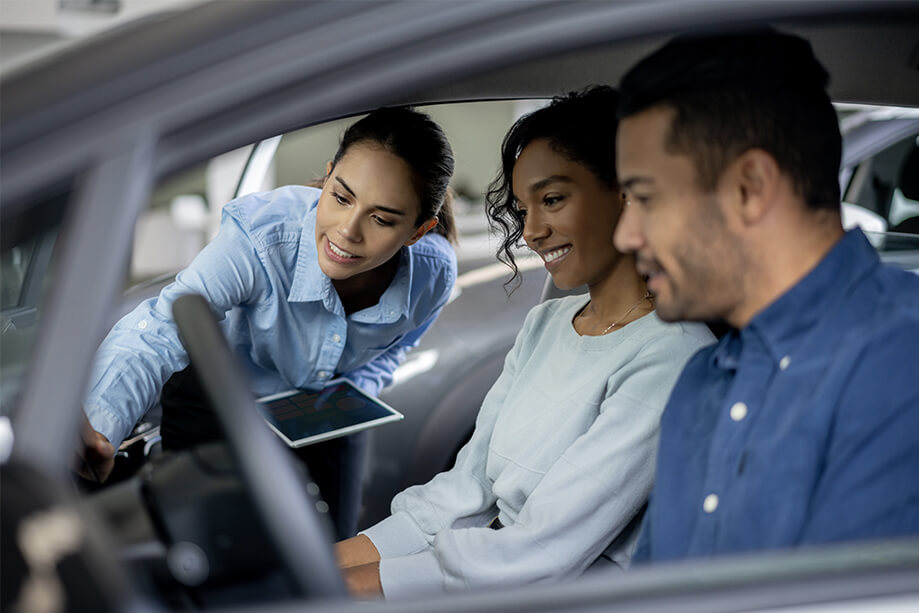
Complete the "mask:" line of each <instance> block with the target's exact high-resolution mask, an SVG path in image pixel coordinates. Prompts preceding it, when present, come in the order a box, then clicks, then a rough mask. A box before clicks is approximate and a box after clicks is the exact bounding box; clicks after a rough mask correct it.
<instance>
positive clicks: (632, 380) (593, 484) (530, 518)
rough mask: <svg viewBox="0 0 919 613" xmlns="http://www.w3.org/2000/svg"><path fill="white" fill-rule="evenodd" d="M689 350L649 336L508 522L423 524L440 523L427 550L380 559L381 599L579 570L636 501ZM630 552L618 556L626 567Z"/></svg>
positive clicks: (677, 341) (644, 490) (685, 340)
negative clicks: (596, 413)
mask: <svg viewBox="0 0 919 613" xmlns="http://www.w3.org/2000/svg"><path fill="white" fill-rule="evenodd" d="M698 346H699V343H698V341H697V340H695V339H694V338H692V337H689V336H688V335H685V334H683V335H677V336H674V335H666V336H665V337H664V338H661V339H656V340H655V341H651V342H650V343H649V344H648V345H647V346H646V347H645V348H644V349H643V350H642V351H641V352H639V354H638V355H637V356H636V357H635V358H634V359H633V360H631V361H630V362H629V363H628V364H627V365H626V366H625V367H623V368H621V369H619V370H618V371H617V372H615V373H613V375H612V376H610V377H609V380H608V383H607V396H606V399H605V400H604V401H603V403H602V405H601V407H600V414H599V416H598V417H597V419H596V420H595V422H594V423H593V424H592V425H591V427H590V428H589V429H588V430H587V431H586V432H584V433H583V434H582V435H581V436H580V437H579V438H577V439H576V440H575V441H574V442H573V443H572V444H571V446H570V447H569V448H568V449H567V450H566V451H565V452H564V453H563V454H562V455H561V456H560V457H559V458H558V460H557V461H556V462H555V463H554V464H553V465H552V466H551V467H550V469H549V470H548V472H546V474H545V475H544V476H543V478H542V479H541V481H540V482H539V484H538V485H537V486H536V488H535V489H534V490H533V491H532V493H531V494H530V495H529V497H528V498H527V500H526V502H525V503H524V505H523V507H522V508H521V511H520V513H519V514H518V516H517V518H516V520H515V522H514V523H513V525H509V526H506V527H504V528H502V529H501V530H492V529H490V528H487V527H481V526H482V525H483V524H482V523H479V524H478V525H477V526H462V525H458V524H455V523H454V524H453V525H449V524H446V523H444V524H441V525H440V526H438V525H431V526H425V528H426V529H427V530H432V529H435V528H441V529H440V530H439V531H437V532H436V533H435V534H436V538H435V539H434V540H433V543H432V547H430V548H428V549H426V550H425V549H421V550H419V551H418V553H414V554H412V553H409V554H408V555H402V556H401V557H397V558H393V559H383V560H381V562H380V577H381V582H382V585H383V590H384V593H385V594H386V596H387V598H395V597H399V596H403V595H410V594H412V595H413V594H418V593H420V592H424V591H439V590H448V591H453V590H457V589H462V588H468V587H472V586H475V587H485V586H489V585H497V584H505V583H533V582H538V581H547V580H552V579H559V578H563V577H568V576H575V575H578V574H580V573H581V572H583V571H584V570H585V569H586V568H587V567H588V566H589V565H590V564H591V563H592V562H593V561H594V560H596V559H597V557H598V556H599V555H600V554H601V553H602V552H603V551H604V549H605V548H606V547H607V546H608V545H609V544H610V543H611V542H612V541H613V539H615V538H616V537H617V536H618V535H619V534H620V532H621V531H622V530H623V529H624V528H625V527H626V526H627V525H628V524H629V522H630V521H631V520H632V519H633V518H634V517H635V515H636V514H637V513H638V512H639V511H640V509H641V507H642V505H643V504H644V503H645V500H646V499H647V497H648V493H649V492H650V490H651V486H652V483H653V477H654V467H655V458H656V454H657V439H658V429H659V421H660V415H661V413H662V411H663V408H664V405H665V404H666V402H667V399H668V396H669V393H670V389H671V387H672V386H673V383H674V381H675V379H676V377H677V375H678V374H679V372H680V369H681V367H682V366H683V364H684V363H685V361H686V360H687V359H688V358H689V356H690V355H691V354H692V353H693V352H694V351H695V350H696V349H697V348H698ZM560 410H564V407H560ZM467 496H468V494H467V493H463V494H462V495H461V498H459V499H460V500H467ZM483 502H484V501H483ZM477 508H481V506H479V507H477ZM397 521H398V520H397ZM428 534H430V532H428ZM426 536H427V535H426ZM630 542H632V543H634V539H632V540H631V541H630ZM381 553H382V552H381ZM630 553H631V551H628V552H624V553H623V554H622V556H621V557H620V559H618V560H617V561H618V562H621V563H627V561H628V555H629V554H630ZM384 557H385V556H384Z"/></svg>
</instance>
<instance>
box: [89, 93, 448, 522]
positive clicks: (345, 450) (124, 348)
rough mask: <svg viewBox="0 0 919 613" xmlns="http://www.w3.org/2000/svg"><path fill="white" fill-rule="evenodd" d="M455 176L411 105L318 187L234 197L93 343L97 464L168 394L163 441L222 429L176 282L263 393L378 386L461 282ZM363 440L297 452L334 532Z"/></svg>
mask: <svg viewBox="0 0 919 613" xmlns="http://www.w3.org/2000/svg"><path fill="white" fill-rule="evenodd" d="M452 173H453V153H452V150H451V148H450V144H449V143H448V142H447V139H446V137H445V135H444V133H443V131H442V130H441V128H440V126H438V125H437V124H436V123H434V122H433V121H432V120H431V119H430V118H429V117H428V116H427V115H424V114H423V113H420V112H418V111H415V110H413V109H408V108H388V109H380V110H377V111H374V112H373V113H371V114H370V115H368V116H367V117H365V118H363V119H361V120H360V121H358V122H356V123H354V124H353V125H352V126H351V127H350V128H348V130H347V131H346V132H345V133H344V136H343V138H342V141H341V144H340V146H339V148H338V151H337V153H336V154H335V156H334V158H333V159H332V161H331V162H329V164H328V167H327V173H326V176H325V177H324V179H323V180H322V189H316V188H312V187H303V186H287V187H282V188H279V189H275V190H273V191H270V192H265V193H258V194H252V195H248V196H244V197H242V198H239V199H237V200H234V201H232V202H230V203H229V204H227V205H226V207H224V210H223V219H222V222H221V227H220V232H219V233H218V235H217V237H216V238H215V239H214V241H213V242H211V243H210V244H209V245H207V246H206V247H205V248H204V249H203V250H202V251H201V253H200V254H198V256H197V257H196V258H195V260H194V261H193V262H192V263H191V265H190V266H189V267H188V268H187V269H185V270H184V271H182V272H180V273H179V274H178V275H177V276H176V280H175V282H174V283H173V284H171V285H169V286H167V287H166V288H165V289H163V291H162V293H161V294H160V295H159V296H158V297H156V298H153V299H150V300H148V301H146V302H144V303H142V304H141V305H139V306H138V307H137V308H136V309H135V310H134V311H133V312H132V313H130V314H129V315H127V316H126V317H124V318H123V319H122V320H121V321H119V322H118V323H117V324H116V325H115V327H114V328H113V329H112V331H111V332H110V333H109V334H108V336H107V337H106V339H105V341H104V342H103V343H102V345H101V347H100V348H99V351H98V353H97V355H96V359H95V362H94V366H93V372H92V378H91V381H90V387H89V394H88V396H87V398H86V401H85V405H84V407H85V410H86V414H87V416H88V418H89V422H90V424H91V425H92V429H94V430H95V432H93V431H91V430H90V429H89V426H87V431H86V433H85V434H84V439H85V440H86V441H88V443H87V446H86V449H84V452H85V454H86V458H87V459H88V460H89V461H91V463H92V466H93V467H94V468H95V469H96V472H97V473H98V474H99V476H100V477H101V478H103V479H104V478H105V477H107V475H108V474H109V473H110V471H111V469H112V466H113V460H112V458H113V452H114V449H115V448H116V447H117V446H118V444H119V443H120V442H121V441H122V440H123V439H124V437H125V436H126V435H127V434H128V433H129V432H130V431H131V429H132V428H133V426H134V424H135V423H136V422H137V421H138V419H140V418H141V416H143V415H144V413H146V412H147V411H148V410H149V409H150V408H151V407H152V406H153V405H154V404H155V403H156V401H157V398H158V397H159V396H160V392H161V390H162V405H163V423H162V436H163V447H164V448H166V449H181V448H185V447H188V446H190V445H193V444H195V443H200V442H203V441H207V440H212V439H216V438H221V437H222V434H221V431H220V429H219V426H218V425H217V422H216V420H215V417H214V414H213V412H212V411H211V409H210V406H209V403H208V401H207V399H206V397H205V396H204V395H203V393H202V391H201V388H200V385H199V383H198V381H197V376H196V375H195V374H194V372H192V371H191V370H190V369H189V368H188V366H189V359H188V356H187V354H186V352H185V349H184V348H183V346H182V343H181V342H180V340H179V337H178V334H177V329H176V326H175V324H174V323H173V320H172V303H173V301H174V300H175V299H176V298H177V297H178V296H180V295H182V294H188V293H197V294H201V295H203V296H204V297H205V298H206V299H207V301H208V302H209V303H210V305H211V307H212V308H213V309H214V311H215V312H216V313H217V315H218V317H219V318H220V319H221V320H222V327H223V330H224V331H225V332H226V335H227V337H228V338H229V340H230V344H231V346H232V347H233V348H234V349H235V350H236V352H237V353H238V355H239V356H240V357H241V358H242V360H243V361H244V363H245V365H246V367H247V370H248V372H249V375H250V377H251V379H252V382H253V385H254V388H255V389H254V392H255V393H256V394H257V395H259V396H262V395H267V394H272V393H276V392H281V391H285V390H288V389H291V388H301V389H319V388H322V387H323V385H324V384H325V383H326V382H327V381H328V380H329V379H332V378H334V377H336V376H347V377H348V378H350V379H351V380H353V381H354V382H355V383H357V385H358V386H360V387H361V388H363V389H364V390H365V391H367V392H369V393H370V394H372V395H377V394H378V393H379V391H380V390H381V389H382V388H383V387H385V386H386V385H388V384H389V383H390V382H391V381H392V373H393V370H395V368H396V367H397V366H398V365H399V363H400V361H401V360H402V358H403V356H404V354H405V352H406V350H407V349H409V348H410V347H413V346H414V345H416V344H417V343H418V341H419V339H420V337H421V335H422V334H424V332H425V330H427V329H428V327H429V326H430V325H431V323H432V322H433V321H434V319H435V318H436V317H437V314H438V313H439V312H440V310H441V309H442V308H443V306H444V304H446V302H447V299H448V298H449V296H450V293H451V291H452V289H453V284H454V281H455V279H456V258H455V254H454V252H453V249H452V247H451V245H450V241H452V240H453V234H454V226H453V215H452V211H451V208H450V203H449V201H448V185H449V182H450V178H451V175H452ZM365 447H366V444H365V437H364V436H363V435H361V434H357V435H352V436H350V437H345V438H342V439H336V440H333V441H329V442H326V443H320V444H317V445H313V446H310V447H307V448H304V449H303V450H298V453H299V454H300V455H301V456H302V457H303V459H304V460H306V461H307V464H308V465H309V466H310V472H311V474H312V476H313V477H314V479H315V480H316V481H317V483H318V484H319V485H320V489H321V490H322V494H323V497H324V498H325V499H326V502H327V503H328V504H329V507H330V512H331V513H332V515H333V518H335V519H336V532H337V534H338V535H339V538H344V537H346V536H351V535H353V534H354V529H355V527H356V522H357V512H358V506H359V505H358V498H359V493H360V474H359V473H360V467H361V466H362V465H363V454H364V450H365Z"/></svg>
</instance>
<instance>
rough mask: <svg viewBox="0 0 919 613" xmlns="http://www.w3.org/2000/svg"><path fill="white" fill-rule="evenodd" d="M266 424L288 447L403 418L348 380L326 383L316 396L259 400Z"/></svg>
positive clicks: (284, 395) (304, 393) (296, 393)
mask: <svg viewBox="0 0 919 613" xmlns="http://www.w3.org/2000/svg"><path fill="white" fill-rule="evenodd" d="M258 402H259V408H260V409H261V411H262V415H263V416H264V417H265V421H267V422H268V425H269V426H271V429H272V430H274V431H275V433H276V434H277V435H278V436H280V437H281V439H282V440H283V441H284V442H285V443H287V444H288V445H289V446H291V447H303V446H305V445H312V444H313V443H318V442H320V441H327V440H329V439H332V438H336V437H339V436H345V435H346V434H352V433H354V432H359V431H360V430H365V429H367V428H372V427H374V426H379V425H380V424H385V423H389V422H391V421H399V420H400V419H402V417H403V415H402V414H401V413H399V412H398V411H396V410H395V409H393V408H392V407H390V406H389V405H387V404H386V403H384V402H382V401H380V400H378V399H376V398H373V397H372V396H369V395H368V394H366V393H365V392H363V391H362V390H361V389H360V388H358V387H357V386H356V385H354V383H352V382H351V381H349V380H347V379H334V380H332V381H329V382H328V384H326V386H325V387H324V388H322V390H320V391H318V392H311V391H304V390H291V391H289V392H281V393H280V394H274V395H271V396H265V397H264V398H259V399H258Z"/></svg>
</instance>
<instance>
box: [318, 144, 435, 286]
mask: <svg viewBox="0 0 919 613" xmlns="http://www.w3.org/2000/svg"><path fill="white" fill-rule="evenodd" d="M414 181H415V177H414V173H413V172H412V169H411V168H410V167H409V166H408V164H406V163H405V161H404V160H402V158H400V157H398V156H396V155H393V154H392V153H390V152H389V151H387V150H386V149H384V148H382V147H380V146H378V145H375V144H370V143H368V144H363V143H362V144H357V145H354V146H352V147H351V148H350V149H349V150H348V151H347V153H345V155H344V156H343V157H342V158H341V159H340V160H339V161H338V163H337V164H336V165H335V166H334V167H330V168H329V173H328V175H327V176H326V179H325V183H324V184H323V187H322V194H321V195H320V197H319V205H318V208H317V211H316V249H317V252H318V256H319V267H320V268H321V269H322V272H324V273H325V274H326V275H328V276H329V277H330V278H331V279H333V280H336V281H341V280H345V279H354V278H355V277H357V276H358V275H362V274H365V273H371V271H373V270H374V269H376V268H378V267H380V266H382V265H383V264H385V263H387V262H389V261H390V260H391V259H392V257H393V256H394V255H395V254H396V253H397V252H398V251H399V249H400V248H401V247H402V246H403V245H410V244H412V243H414V242H415V241H417V240H418V239H420V238H421V237H422V236H423V235H424V232H425V229H426V224H423V225H422V226H421V227H419V226H418V225H417V223H416V222H417V221H418V215H419V212H420V210H421V205H420V202H419V198H418V194H417V192H416V190H415V188H414ZM371 274H372V273H371Z"/></svg>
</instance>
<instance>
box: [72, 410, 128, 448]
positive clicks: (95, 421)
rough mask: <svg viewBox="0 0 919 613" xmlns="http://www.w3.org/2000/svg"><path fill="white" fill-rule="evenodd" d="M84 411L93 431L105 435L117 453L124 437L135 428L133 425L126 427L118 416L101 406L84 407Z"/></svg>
mask: <svg viewBox="0 0 919 613" xmlns="http://www.w3.org/2000/svg"><path fill="white" fill-rule="evenodd" d="M84 411H86V418H87V419H88V420H89V424H90V425H91V426H92V427H93V430H95V431H96V432H100V433H102V434H104V435H105V438H107V439H108V440H109V442H110V443H111V444H112V446H113V447H114V448H115V450H116V451H117V449H118V446H119V445H121V442H122V441H123V440H124V437H126V436H127V435H128V433H129V432H130V431H131V428H133V427H134V426H133V424H132V425H130V426H127V427H126V426H125V424H124V422H123V421H122V420H121V419H120V418H119V417H118V416H117V415H114V414H112V412H111V411H109V410H107V409H105V408H104V407H101V406H99V405H87V406H85V407H84Z"/></svg>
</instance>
